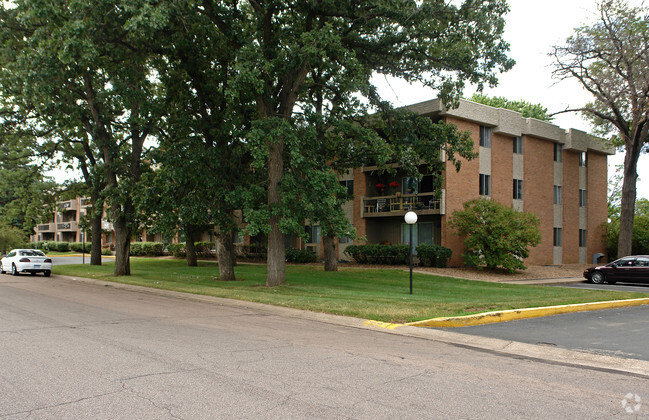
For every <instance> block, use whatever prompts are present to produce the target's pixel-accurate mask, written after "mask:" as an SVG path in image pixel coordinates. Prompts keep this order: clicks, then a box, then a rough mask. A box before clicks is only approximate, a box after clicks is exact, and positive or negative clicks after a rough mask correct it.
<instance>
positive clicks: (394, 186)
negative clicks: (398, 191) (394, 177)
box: [390, 181, 399, 188]
mask: <svg viewBox="0 0 649 420" xmlns="http://www.w3.org/2000/svg"><path fill="white" fill-rule="evenodd" d="M390 186H391V187H392V188H398V187H399V183H398V182H397V181H392V182H390Z"/></svg>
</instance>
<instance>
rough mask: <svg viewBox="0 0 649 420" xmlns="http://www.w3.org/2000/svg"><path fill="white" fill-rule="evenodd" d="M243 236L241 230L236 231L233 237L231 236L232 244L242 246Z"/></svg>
mask: <svg viewBox="0 0 649 420" xmlns="http://www.w3.org/2000/svg"><path fill="white" fill-rule="evenodd" d="M243 236H244V234H243V231H242V230H237V231H236V232H235V233H234V235H232V240H233V243H234V244H238V245H241V244H243V239H244V237H243Z"/></svg>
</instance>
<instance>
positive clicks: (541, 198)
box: [523, 136, 554, 264]
mask: <svg viewBox="0 0 649 420" xmlns="http://www.w3.org/2000/svg"><path fill="white" fill-rule="evenodd" d="M553 151H554V146H553V143H551V142H549V141H547V140H541V139H538V138H534V137H530V136H524V138H523V165H524V167H525V176H524V177H523V188H524V192H523V194H524V196H523V197H524V200H523V210H524V211H526V212H532V213H534V214H536V216H537V217H539V218H540V219H541V225H540V230H541V243H540V244H539V245H538V246H536V247H534V248H531V249H530V257H529V258H528V259H527V260H526V263H527V264H552V262H553V258H552V255H553V235H554V230H553V229H554V206H553V199H554V182H553V176H554V175H553V174H554V154H553Z"/></svg>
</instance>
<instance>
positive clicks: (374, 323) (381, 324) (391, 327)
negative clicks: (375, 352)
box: [363, 320, 405, 330]
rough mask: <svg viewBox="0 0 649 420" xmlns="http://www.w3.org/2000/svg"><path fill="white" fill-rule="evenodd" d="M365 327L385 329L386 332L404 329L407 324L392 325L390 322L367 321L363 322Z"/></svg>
mask: <svg viewBox="0 0 649 420" xmlns="http://www.w3.org/2000/svg"><path fill="white" fill-rule="evenodd" d="M363 325H365V326H367V327H378V328H385V329H386V330H394V329H395V328H399V327H403V326H404V325H405V324H390V323H389V322H382V321H372V320H367V321H365V322H363Z"/></svg>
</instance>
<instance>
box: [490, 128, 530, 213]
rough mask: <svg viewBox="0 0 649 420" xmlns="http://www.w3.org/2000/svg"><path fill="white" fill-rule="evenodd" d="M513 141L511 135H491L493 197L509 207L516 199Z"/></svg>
mask: <svg viewBox="0 0 649 420" xmlns="http://www.w3.org/2000/svg"><path fill="white" fill-rule="evenodd" d="M513 141H514V140H513V137H511V136H503V135H499V134H492V135H491V197H492V199H494V200H496V201H498V202H499V203H501V204H504V205H506V206H508V207H509V206H511V205H512V203H513V201H514V198H513V197H514V196H513V190H514V176H513V173H514V159H513V157H512V156H513V154H514V152H513ZM524 187H525V183H523V188H524ZM523 194H525V191H523Z"/></svg>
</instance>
